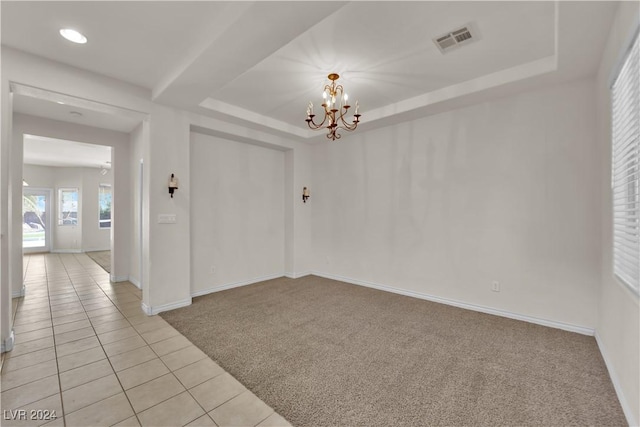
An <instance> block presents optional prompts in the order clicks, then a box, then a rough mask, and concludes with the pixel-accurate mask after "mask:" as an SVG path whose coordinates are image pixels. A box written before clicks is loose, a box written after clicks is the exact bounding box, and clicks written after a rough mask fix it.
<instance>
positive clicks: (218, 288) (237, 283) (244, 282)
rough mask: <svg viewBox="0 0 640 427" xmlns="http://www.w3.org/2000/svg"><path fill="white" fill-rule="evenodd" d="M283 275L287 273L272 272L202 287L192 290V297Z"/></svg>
mask: <svg viewBox="0 0 640 427" xmlns="http://www.w3.org/2000/svg"><path fill="white" fill-rule="evenodd" d="M282 276H286V274H284V273H283V274H272V275H269V276H264V277H256V278H254V279H249V280H242V281H239V282H233V283H228V284H224V285H219V286H213V287H211V288H207V289H202V290H199V291H196V292H192V293H191V297H201V296H203V295H208V294H212V293H214V292H220V291H225V290H227V289H233V288H239V287H241V286H247V285H252V284H254V283H259V282H264V281H266V280H272V279H277V278H279V277H282ZM287 277H288V276H287Z"/></svg>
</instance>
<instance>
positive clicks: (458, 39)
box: [433, 24, 477, 53]
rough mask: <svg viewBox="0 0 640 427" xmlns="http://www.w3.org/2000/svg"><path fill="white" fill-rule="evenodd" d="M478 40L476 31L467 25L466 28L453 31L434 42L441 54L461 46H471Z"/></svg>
mask: <svg viewBox="0 0 640 427" xmlns="http://www.w3.org/2000/svg"><path fill="white" fill-rule="evenodd" d="M476 39H477V37H476V35H475V31H474V30H473V29H472V25H471V24H467V25H465V26H464V27H460V28H456V29H455V30H453V31H449V32H448V33H446V34H442V35H440V36H438V37H436V38H434V39H433V42H434V43H435V44H436V46H438V49H440V52H442V53H447V52H449V51H451V50H453V49H456V48H458V47H460V46H463V45H466V44H469V43H471V42H472V41H475V40H476Z"/></svg>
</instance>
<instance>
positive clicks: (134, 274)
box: [128, 123, 144, 287]
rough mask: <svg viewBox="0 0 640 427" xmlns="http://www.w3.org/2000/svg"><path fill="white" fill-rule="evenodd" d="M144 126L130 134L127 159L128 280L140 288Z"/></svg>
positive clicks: (141, 125)
mask: <svg viewBox="0 0 640 427" xmlns="http://www.w3.org/2000/svg"><path fill="white" fill-rule="evenodd" d="M143 128H144V126H143V124H142V123H141V124H140V125H139V126H138V127H137V128H136V129H134V130H133V132H131V134H130V154H131V158H130V159H129V176H130V186H129V189H128V195H129V205H130V206H131V222H130V225H129V231H130V235H129V245H130V248H131V251H130V254H131V257H130V262H129V280H130V281H131V282H132V283H134V284H135V285H136V286H138V287H141V286H142V271H141V268H142V267H141V264H142V262H141V252H140V251H141V243H142V242H141V239H140V236H141V232H142V229H141V227H142V222H141V220H140V218H141V198H140V184H141V183H140V181H141V178H140V165H141V160H142V159H143V158H144V155H143V144H144V139H143V132H144V129H143Z"/></svg>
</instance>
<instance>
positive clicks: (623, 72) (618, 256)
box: [611, 36, 640, 293]
mask: <svg viewBox="0 0 640 427" xmlns="http://www.w3.org/2000/svg"><path fill="white" fill-rule="evenodd" d="M611 98H612V99H611V106H612V139H613V152H612V180H611V183H612V188H613V271H614V273H615V275H616V276H618V278H619V279H620V280H622V281H623V282H624V283H625V284H626V285H627V286H629V287H630V288H631V289H632V290H633V291H635V292H636V293H638V290H639V283H640V200H639V193H638V182H639V179H638V177H639V172H640V168H639V166H640V165H639V163H638V162H639V160H640V153H639V149H638V148H639V145H640V47H639V44H638V37H637V36H636V38H635V41H634V42H633V45H632V47H631V50H630V51H629V53H628V55H627V57H626V59H625V60H624V64H623V65H622V68H621V69H620V73H619V74H618V77H617V78H616V80H615V81H614V83H613V86H612V87H611Z"/></svg>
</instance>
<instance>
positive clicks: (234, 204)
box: [178, 133, 285, 295]
mask: <svg viewBox="0 0 640 427" xmlns="http://www.w3.org/2000/svg"><path fill="white" fill-rule="evenodd" d="M284 157H285V155H284V152H283V151H278V150H274V149H270V148H264V147H259V146H256V145H250V144H246V143H242V142H235V141H230V140H224V139H221V138H215V137H213V136H209V135H202V134H198V133H192V134H191V161H190V174H191V176H190V181H191V189H190V194H191V198H190V200H191V206H190V208H189V211H190V215H191V293H192V294H196V295H197V294H202V293H208V292H211V291H213V290H214V289H216V288H221V287H228V286H231V285H234V284H243V283H245V284H246V283H250V282H256V281H260V280H264V279H265V278H272V277H279V276H283V275H284V272H285V261H284V256H285V253H284V248H285V216H284V212H285V200H284V194H285V167H284ZM178 191H180V190H178Z"/></svg>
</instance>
